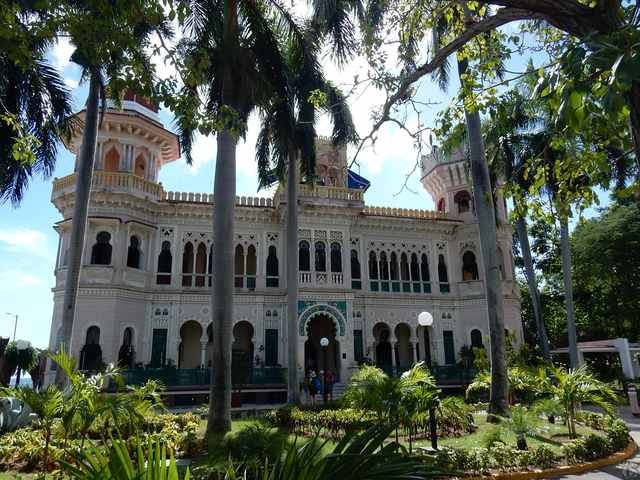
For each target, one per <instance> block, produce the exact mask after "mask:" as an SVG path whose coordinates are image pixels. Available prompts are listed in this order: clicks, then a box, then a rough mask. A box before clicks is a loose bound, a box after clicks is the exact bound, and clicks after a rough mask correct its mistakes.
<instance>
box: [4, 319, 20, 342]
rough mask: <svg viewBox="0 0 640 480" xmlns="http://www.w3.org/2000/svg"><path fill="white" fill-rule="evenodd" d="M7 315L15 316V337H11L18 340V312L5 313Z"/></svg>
mask: <svg viewBox="0 0 640 480" xmlns="http://www.w3.org/2000/svg"><path fill="white" fill-rule="evenodd" d="M5 315H9V316H10V317H15V320H14V322H13V338H12V339H11V340H12V341H13V342H15V341H16V331H17V330H18V314H17V313H5Z"/></svg>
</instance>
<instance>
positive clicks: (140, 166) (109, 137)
mask: <svg viewBox="0 0 640 480" xmlns="http://www.w3.org/2000/svg"><path fill="white" fill-rule="evenodd" d="M85 113H86V111H85V110H82V111H80V112H78V114H77V117H78V119H79V120H80V121H81V122H82V121H84V116H85ZM81 142H82V129H77V131H76V133H75V135H74V136H73V137H72V139H71V141H70V142H69V143H68V145H67V148H68V149H69V150H71V151H72V152H73V153H75V154H76V155H78V154H79V152H80V144H81ZM179 157H180V145H179V143H178V138H177V136H176V135H175V134H174V133H172V132H170V131H168V130H167V129H165V128H164V126H163V125H162V122H161V121H160V116H159V115H158V107H157V105H155V104H153V103H152V102H151V101H150V100H149V99H147V98H145V97H142V96H140V95H137V94H135V93H133V92H132V91H131V90H129V91H127V92H126V93H125V95H124V99H123V101H122V108H116V105H115V104H114V103H113V102H112V101H108V102H107V110H106V112H105V115H104V119H103V121H102V124H101V126H100V129H99V131H98V145H97V149H96V161H95V166H94V168H95V170H96V171H105V172H121V173H131V174H133V175H135V176H137V177H140V178H143V179H145V180H149V181H151V182H157V180H158V172H159V170H160V167H162V165H165V164H167V163H170V162H173V161H175V160H177V159H178V158H179Z"/></svg>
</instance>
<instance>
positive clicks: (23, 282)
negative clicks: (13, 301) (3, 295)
mask: <svg viewBox="0 0 640 480" xmlns="http://www.w3.org/2000/svg"><path fill="white" fill-rule="evenodd" d="M47 283H48V279H45V278H43V277H40V276H37V275H32V274H30V273H24V272H21V271H19V270H6V271H4V272H0V290H4V291H12V290H14V289H16V288H26V287H39V286H44V285H47Z"/></svg>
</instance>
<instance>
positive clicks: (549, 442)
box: [414, 413, 601, 452]
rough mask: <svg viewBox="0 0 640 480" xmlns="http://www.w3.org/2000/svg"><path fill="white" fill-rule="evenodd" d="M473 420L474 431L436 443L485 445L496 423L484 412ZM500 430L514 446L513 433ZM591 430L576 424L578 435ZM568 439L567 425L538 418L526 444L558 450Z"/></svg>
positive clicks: (423, 442) (421, 443)
mask: <svg viewBox="0 0 640 480" xmlns="http://www.w3.org/2000/svg"><path fill="white" fill-rule="evenodd" d="M474 421H475V424H476V425H477V426H478V429H477V430H476V431H475V432H473V433H471V434H469V435H463V436H461V437H449V438H439V439H438V445H439V446H448V447H458V448H480V447H485V446H486V445H485V438H486V436H487V434H488V432H490V431H491V430H492V429H495V428H496V425H494V424H490V423H487V416H486V414H484V413H478V414H475V415H474ZM501 432H502V434H501V438H502V440H503V441H504V442H505V443H506V444H507V445H511V446H515V444H516V437H515V435H514V434H513V433H511V432H507V431H505V430H503V429H502V430H501ZM593 432H596V430H593V429H591V428H589V427H584V426H582V425H578V434H579V435H587V434H589V433H593ZM600 433H601V432H600ZM554 437H555V438H554ZM568 440H569V438H568V434H567V427H566V426H564V425H563V424H562V423H561V422H558V423H555V424H551V423H549V422H547V421H545V420H540V432H539V433H538V434H537V435H536V436H535V437H528V438H527V444H528V445H529V447H535V446H538V445H545V446H547V447H550V448H552V449H554V450H557V451H558V452H559V451H560V450H561V448H562V444H563V443H564V442H567V441H568ZM414 446H422V447H429V446H431V441H430V440H429V439H428V438H427V439H422V440H417V441H415V442H414Z"/></svg>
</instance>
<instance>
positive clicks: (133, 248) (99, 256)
mask: <svg viewBox="0 0 640 480" xmlns="http://www.w3.org/2000/svg"><path fill="white" fill-rule="evenodd" d="M112 253H113V246H112V245H111V234H110V233H109V232H106V231H101V232H98V234H97V235H96V241H95V243H94V244H93V246H92V247H91V260H90V263H91V264H92V265H111V260H112V259H111V257H112ZM127 267H129V268H142V250H141V243H140V238H139V237H138V236H137V235H131V236H130V237H129V246H128V248H127Z"/></svg>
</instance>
